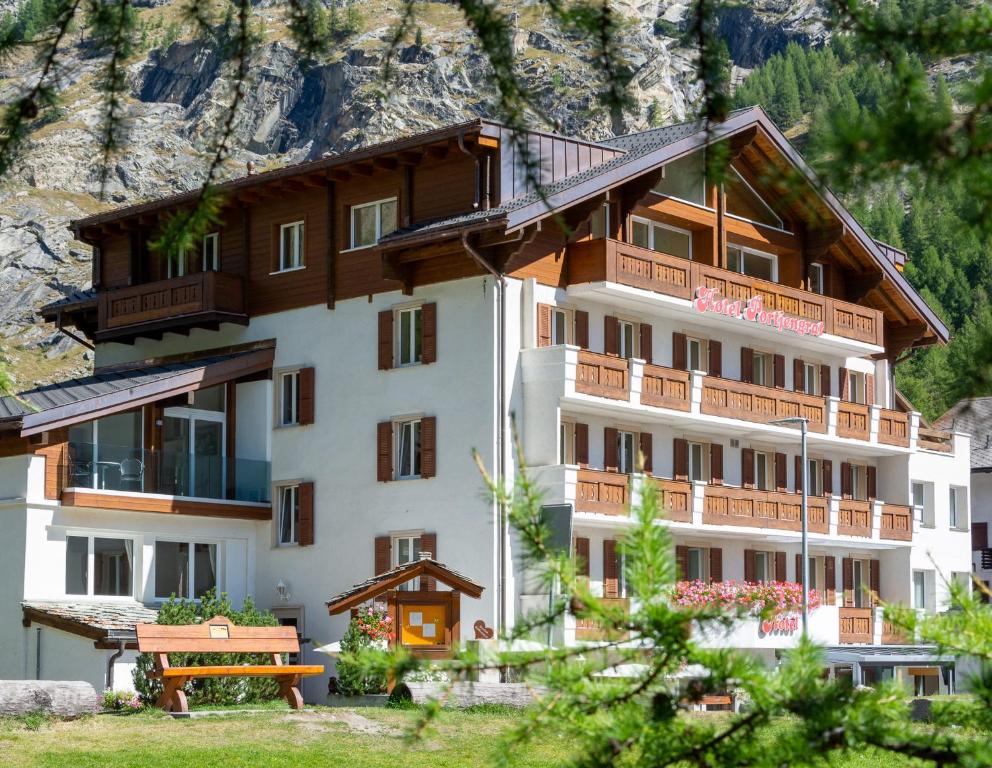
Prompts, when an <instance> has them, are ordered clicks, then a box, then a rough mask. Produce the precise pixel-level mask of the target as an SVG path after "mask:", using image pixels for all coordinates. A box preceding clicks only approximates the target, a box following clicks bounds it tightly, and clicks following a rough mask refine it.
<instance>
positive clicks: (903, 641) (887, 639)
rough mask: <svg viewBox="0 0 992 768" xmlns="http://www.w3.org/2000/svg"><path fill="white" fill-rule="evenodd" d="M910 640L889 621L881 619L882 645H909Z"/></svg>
mask: <svg viewBox="0 0 992 768" xmlns="http://www.w3.org/2000/svg"><path fill="white" fill-rule="evenodd" d="M911 644H912V640H910V638H909V637H907V636H906V633H905V632H904V631H903V630H902V629H901V628H900V627H897V626H896V625H895V624H893V623H892V622H891V621H884V620H883V621H882V645H911Z"/></svg>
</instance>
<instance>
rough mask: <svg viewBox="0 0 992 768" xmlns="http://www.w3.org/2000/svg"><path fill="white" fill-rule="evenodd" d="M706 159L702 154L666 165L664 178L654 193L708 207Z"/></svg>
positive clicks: (695, 154)
mask: <svg viewBox="0 0 992 768" xmlns="http://www.w3.org/2000/svg"><path fill="white" fill-rule="evenodd" d="M704 163H705V158H704V156H703V153H702V152H693V153H692V154H691V155H686V156H685V157H680V158H679V159H678V160H672V161H671V162H670V163H667V164H666V165H665V172H664V178H663V179H662V180H661V181H660V182H658V186H656V187H655V188H654V191H655V192H656V193H657V194H659V195H665V196H666V197H675V198H678V199H679V200H685V201H686V202H688V203H695V204H696V205H706V173H705V165H704Z"/></svg>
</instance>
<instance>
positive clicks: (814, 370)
mask: <svg viewBox="0 0 992 768" xmlns="http://www.w3.org/2000/svg"><path fill="white" fill-rule="evenodd" d="M803 392H805V393H806V394H807V395H816V396H819V395H820V364H819V363H807V362H805V361H803Z"/></svg>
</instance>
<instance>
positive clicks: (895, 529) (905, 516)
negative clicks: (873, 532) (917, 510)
mask: <svg viewBox="0 0 992 768" xmlns="http://www.w3.org/2000/svg"><path fill="white" fill-rule="evenodd" d="M878 526H879V530H878V536H879V538H882V539H891V540H893V541H912V540H913V510H912V509H911V508H910V507H905V506H903V505H901V504H885V505H883V506H882V516H881V519H880V520H879V521H878Z"/></svg>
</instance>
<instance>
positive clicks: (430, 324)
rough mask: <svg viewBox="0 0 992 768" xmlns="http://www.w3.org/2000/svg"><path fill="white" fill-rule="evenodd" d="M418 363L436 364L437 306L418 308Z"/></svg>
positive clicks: (428, 305) (425, 305)
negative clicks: (419, 335)
mask: <svg viewBox="0 0 992 768" xmlns="http://www.w3.org/2000/svg"><path fill="white" fill-rule="evenodd" d="M420 333H421V336H422V338H421V340H420V362H422V363H424V364H425V365H429V364H430V363H436V362H437V304H424V306H422V307H421V308H420Z"/></svg>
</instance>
